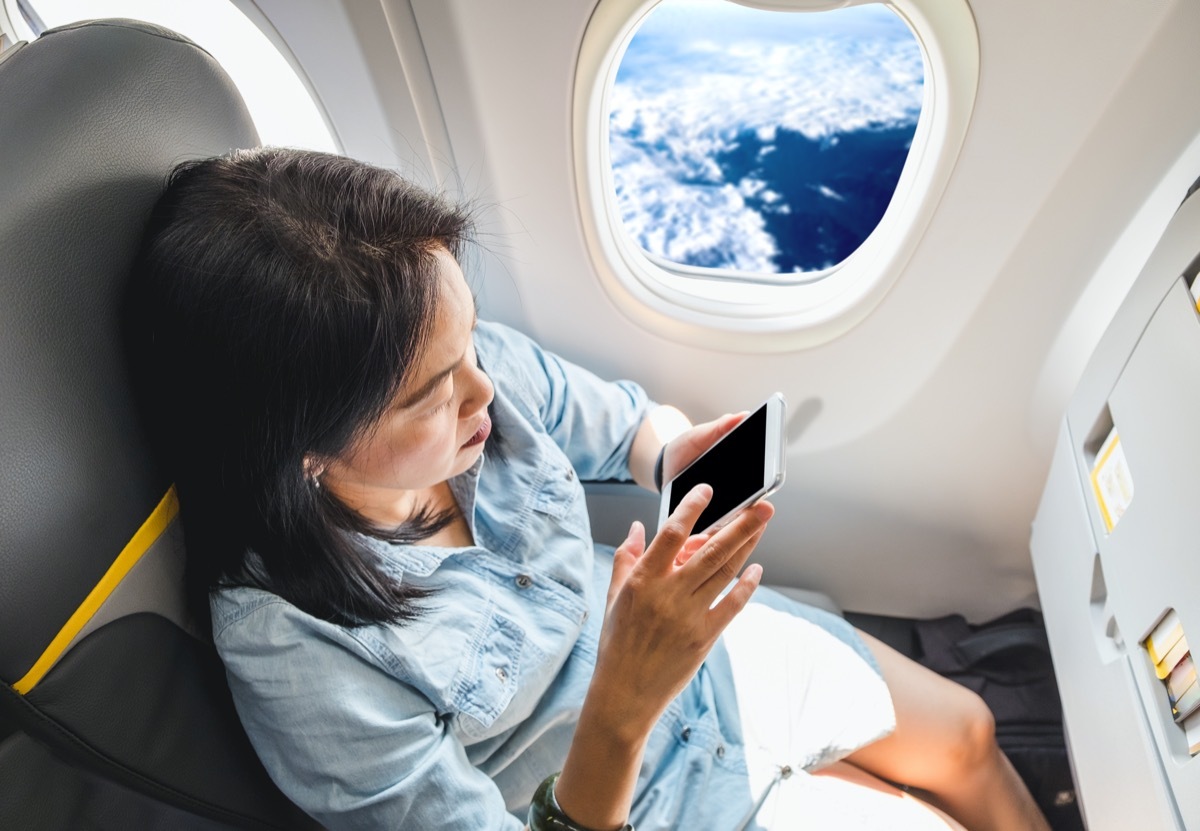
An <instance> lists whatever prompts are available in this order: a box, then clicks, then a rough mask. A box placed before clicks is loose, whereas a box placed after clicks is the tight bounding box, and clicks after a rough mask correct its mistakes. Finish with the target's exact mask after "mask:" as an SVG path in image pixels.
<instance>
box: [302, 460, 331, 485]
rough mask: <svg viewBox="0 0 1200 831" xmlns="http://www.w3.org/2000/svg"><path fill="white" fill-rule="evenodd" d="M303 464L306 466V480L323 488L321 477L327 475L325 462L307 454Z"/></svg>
mask: <svg viewBox="0 0 1200 831" xmlns="http://www.w3.org/2000/svg"><path fill="white" fill-rule="evenodd" d="M302 464H303V466H304V478H305V479H307V480H308V481H310V482H312V483H313V484H314V485H316V486H317V487H321V476H323V475H324V473H325V462H323V461H321V460H319V459H318V458H317V457H316V456H314V455H313V454H312V453H305V454H304V462H303V463H302Z"/></svg>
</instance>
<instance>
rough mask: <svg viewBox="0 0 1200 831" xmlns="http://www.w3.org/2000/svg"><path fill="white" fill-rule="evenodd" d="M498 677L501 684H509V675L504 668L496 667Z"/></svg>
mask: <svg viewBox="0 0 1200 831" xmlns="http://www.w3.org/2000/svg"><path fill="white" fill-rule="evenodd" d="M496 677H497V678H499V679H500V683H501V684H504V683H507V681H508V673H507V672H505V671H504V667H496Z"/></svg>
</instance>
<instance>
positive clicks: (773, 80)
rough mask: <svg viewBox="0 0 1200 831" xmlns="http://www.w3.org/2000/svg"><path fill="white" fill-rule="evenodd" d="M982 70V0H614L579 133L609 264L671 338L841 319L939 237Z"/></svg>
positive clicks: (609, 274) (847, 320) (635, 303)
mask: <svg viewBox="0 0 1200 831" xmlns="http://www.w3.org/2000/svg"><path fill="white" fill-rule="evenodd" d="M842 7H845V8H842ZM978 85H979V35H978V31H977V29H976V26H975V18H974V16H973V14H972V13H971V8H970V6H969V4H968V3H967V0H886V1H885V0H854V1H853V2H843V0H596V7H595V11H594V12H593V14H592V16H591V18H590V20H589V21H588V26H587V29H586V30H585V31H584V36H583V40H582V42H581V44H580V50H579V56H578V60H577V62H576V69H575V87H574V111H573V117H572V120H573V132H572V142H573V145H574V148H573V149H574V155H573V160H574V167H575V181H576V185H577V193H578V194H579V202H578V206H579V212H580V220H581V225H580V227H581V229H582V231H583V234H584V240H585V242H586V244H587V246H588V250H589V253H590V254H591V256H592V262H593V264H594V266H595V274H596V277H597V279H598V280H599V282H600V284H601V285H602V286H603V288H604V289H605V291H606V292H607V293H608V296H609V297H610V298H611V299H612V300H613V301H614V302H615V303H616V304H617V305H618V306H619V307H620V308H621V309H622V310H623V311H624V312H625V313H626V314H627V315H628V316H629V317H630V318H631V319H632V320H634V321H636V322H637V323H638V324H639V325H641V326H643V327H644V328H646V329H647V330H650V331H654V332H656V333H658V334H660V335H662V336H664V337H667V338H670V339H672V340H678V341H681V342H686V343H691V344H695V345H700V346H705V347H713V348H721V349H736V350H739V351H751V352H783V351H791V350H794V349H802V348H806V347H810V346H816V345H818V344H822V343H826V342H828V341H829V340H831V339H833V338H836V337H838V336H840V335H841V334H843V333H845V332H847V331H848V330H849V329H850V328H852V327H853V326H855V325H856V324H857V323H858V322H859V321H861V320H863V319H864V318H865V317H866V316H867V315H868V314H869V313H870V311H871V310H872V309H873V308H874V307H875V306H876V305H877V304H878V303H879V302H880V301H881V300H882V299H883V297H884V296H885V295H886V294H887V292H888V290H889V289H890V288H891V287H892V286H893V285H894V284H895V282H896V281H897V280H898V279H899V278H900V275H901V274H903V272H904V269H905V266H906V264H907V262H908V261H909V259H910V258H911V257H912V255H913V253H914V252H915V250H916V249H917V246H918V244H919V243H920V242H921V239H922V236H923V234H924V232H925V229H926V228H927V227H928V225H929V222H930V221H931V219H932V217H933V215H934V212H935V210H936V209H937V205H938V200H939V199H940V198H941V194H942V192H943V191H944V190H945V188H946V185H947V183H948V182H949V179H950V176H951V174H952V173H953V170H954V166H955V163H956V161H957V159H958V154H959V152H960V151H961V149H962V145H963V141H964V139H965V137H966V133H967V126H968V124H969V123H970V119H971V113H972V111H973V109H974V106H975V94H976V91H977V89H978Z"/></svg>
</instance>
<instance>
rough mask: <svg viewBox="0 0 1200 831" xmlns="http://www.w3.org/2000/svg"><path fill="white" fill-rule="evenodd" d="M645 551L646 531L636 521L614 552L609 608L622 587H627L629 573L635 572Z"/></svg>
mask: <svg viewBox="0 0 1200 831" xmlns="http://www.w3.org/2000/svg"><path fill="white" fill-rule="evenodd" d="M645 550H646V529H645V527H644V526H643V525H642V523H640V522H638V521H636V520H635V521H634V523H633V524H632V525H630V526H629V534H628V535H626V537H625V541H624V542H623V543H621V544H620V545H619V546H617V550H616V551H614V552H613V570H612V578H611V579H610V580H609V583H608V605H609V606H611V605H612V602H613V599H614V598H615V597H616V596H617V594H618V593H619V592H620V591H621V587H622V586H624V585H625V581H626V580H628V579H629V573H630V572H631V571H633V567H634V566H635V565H636V564H637V561H638V559H639V558H640V557H641V556H642V552H644V551H645Z"/></svg>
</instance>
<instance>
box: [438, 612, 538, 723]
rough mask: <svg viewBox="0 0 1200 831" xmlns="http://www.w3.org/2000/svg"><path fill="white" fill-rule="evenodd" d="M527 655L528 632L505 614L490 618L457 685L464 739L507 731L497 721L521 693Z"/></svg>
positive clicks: (471, 652) (458, 708)
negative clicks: (519, 692) (522, 669)
mask: <svg viewBox="0 0 1200 831" xmlns="http://www.w3.org/2000/svg"><path fill="white" fill-rule="evenodd" d="M525 652H526V640H525V630H523V629H522V628H521V627H520V625H518V624H517V623H515V622H514V621H512V620H510V619H508V618H507V617H504V616H503V615H500V614H496V613H493V614H491V615H489V616H488V618H487V620H486V621H485V622H484V624H483V626H482V629H481V631H480V634H479V637H478V638H476V639H475V642H474V643H473V644H472V646H471V648H470V649H469V650H468V654H467V655H466V656H465V657H464V660H463V664H462V666H461V668H460V669H459V673H458V678H457V680H456V682H455V684H454V706H455V710H456V711H457V712H458V729H459V731H460V732H461V733H462V734H463V736H465V737H467V738H471V739H476V740H479V739H485V738H488V737H489V736H490V735H493V734H495V733H498V732H501V731H502V730H503V729H504V727H503V726H502V725H497V724H496V720H497V719H498V718H499V717H500V715H501V714H502V713H503V712H504V711H505V710H506V709H507V708H508V706H509V705H510V704H511V703H512V700H513V696H515V695H516V693H517V688H518V686H519V685H520V680H521V665H522V660H523V658H524V657H525ZM493 728H494V729H493Z"/></svg>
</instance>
